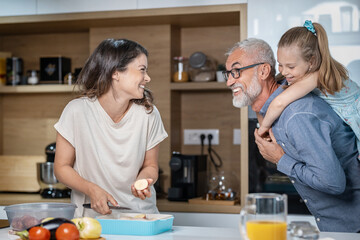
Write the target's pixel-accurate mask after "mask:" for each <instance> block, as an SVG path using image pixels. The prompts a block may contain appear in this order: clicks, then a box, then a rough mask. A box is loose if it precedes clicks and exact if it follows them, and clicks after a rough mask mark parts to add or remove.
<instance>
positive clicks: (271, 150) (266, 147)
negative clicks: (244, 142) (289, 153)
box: [254, 129, 285, 164]
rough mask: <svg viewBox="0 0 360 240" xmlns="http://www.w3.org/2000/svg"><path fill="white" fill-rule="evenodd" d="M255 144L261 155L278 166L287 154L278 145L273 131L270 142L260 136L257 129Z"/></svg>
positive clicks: (270, 132) (270, 133)
mask: <svg viewBox="0 0 360 240" xmlns="http://www.w3.org/2000/svg"><path fill="white" fill-rule="evenodd" d="M254 135H255V143H256V145H257V146H258V148H259V152H260V154H261V155H262V156H263V157H264V158H265V159H266V160H268V161H269V162H272V163H275V164H277V163H278V162H279V160H280V158H281V157H282V156H283V155H284V154H285V152H284V150H283V149H282V148H281V146H280V145H279V144H277V142H276V139H275V137H274V134H273V132H272V129H270V131H269V135H270V141H269V140H268V139H264V138H262V137H261V136H260V135H259V132H258V129H255V132H254Z"/></svg>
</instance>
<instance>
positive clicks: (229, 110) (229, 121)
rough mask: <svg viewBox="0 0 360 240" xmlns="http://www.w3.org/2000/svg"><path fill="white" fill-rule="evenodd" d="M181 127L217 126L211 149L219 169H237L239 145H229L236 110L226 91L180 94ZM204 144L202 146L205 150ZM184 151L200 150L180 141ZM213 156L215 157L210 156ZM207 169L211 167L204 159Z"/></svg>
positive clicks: (238, 166)
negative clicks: (217, 140)
mask: <svg viewBox="0 0 360 240" xmlns="http://www.w3.org/2000/svg"><path fill="white" fill-rule="evenodd" d="M181 112H182V118H181V123H182V129H183V130H184V129H219V131H220V134H219V142H220V144H219V145H213V146H212V147H213V149H214V150H215V151H216V152H217V153H218V154H219V156H220V157H221V159H222V161H223V166H222V167H221V168H220V169H219V170H220V171H227V172H234V173H235V175H236V176H238V172H239V171H240V162H239V156H240V145H233V129H234V128H239V122H240V110H239V109H238V108H235V107H233V105H232V96H231V92H230V90H229V91H221V92H189V93H183V94H182V96H181ZM207 148H208V146H207V145H206V146H205V147H204V153H205V154H208V153H207ZM182 153H184V154H200V153H201V146H200V145H182ZM214 159H215V160H217V158H216V157H214ZM208 169H209V172H212V171H214V170H215V168H214V166H213V165H212V164H211V162H210V161H208Z"/></svg>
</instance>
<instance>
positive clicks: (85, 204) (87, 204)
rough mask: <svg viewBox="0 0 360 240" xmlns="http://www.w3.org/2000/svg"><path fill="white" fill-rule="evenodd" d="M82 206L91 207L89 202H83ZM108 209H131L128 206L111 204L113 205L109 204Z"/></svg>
mask: <svg viewBox="0 0 360 240" xmlns="http://www.w3.org/2000/svg"><path fill="white" fill-rule="evenodd" d="M83 207H84V208H91V204H90V203H84V204H83ZM109 208H110V209H115V210H131V209H130V208H128V207H121V206H113V205H109Z"/></svg>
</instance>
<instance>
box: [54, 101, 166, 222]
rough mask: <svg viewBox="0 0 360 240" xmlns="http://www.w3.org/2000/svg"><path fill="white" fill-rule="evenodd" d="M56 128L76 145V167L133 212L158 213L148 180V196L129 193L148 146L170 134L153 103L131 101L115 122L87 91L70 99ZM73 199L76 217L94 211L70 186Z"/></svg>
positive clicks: (81, 195) (92, 213) (94, 214)
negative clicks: (149, 109)
mask: <svg viewBox="0 0 360 240" xmlns="http://www.w3.org/2000/svg"><path fill="white" fill-rule="evenodd" d="M54 127H55V129H56V130H57V131H58V132H59V134H61V135H62V136H63V137H64V138H65V139H66V140H67V141H69V143H70V144H71V145H72V146H73V147H74V148H75V154H76V159H75V163H74V169H75V171H77V172H78V173H79V174H80V176H81V177H83V178H85V179H86V180H88V181H91V182H93V183H95V184H97V185H99V186H100V187H102V188H103V189H105V190H106V191H107V192H109V193H110V194H111V195H112V196H113V197H114V198H115V199H116V201H118V203H119V204H120V206H124V207H129V208H131V209H132V212H141V213H158V210H157V207H156V193H155V189H154V187H153V186H152V187H151V192H152V196H151V198H146V199H145V200H141V199H140V198H136V197H134V196H133V195H132V193H131V184H132V183H133V182H134V181H135V180H136V177H137V175H138V173H139V171H140V169H141V167H142V165H143V162H144V158H145V153H146V151H148V150H150V149H152V148H153V147H155V146H156V145H157V144H159V143H160V142H161V141H163V140H164V139H165V138H166V137H167V136H168V135H167V133H166V131H165V129H164V125H163V123H162V121H161V116H160V113H159V111H158V109H157V108H156V107H155V106H154V110H153V111H152V113H150V114H148V113H147V112H146V109H145V107H144V106H141V105H137V104H135V103H132V105H131V107H130V109H129V110H128V112H127V113H126V114H125V116H124V117H123V118H122V119H121V121H120V122H119V123H114V122H113V120H112V119H111V118H110V116H109V115H108V114H107V113H106V112H105V110H104V109H103V108H102V106H101V105H100V103H99V101H98V100H97V99H89V98H87V97H82V98H78V99H75V100H72V101H71V102H69V103H68V105H67V106H66V107H65V109H64V111H63V113H62V114H61V117H60V119H59V121H58V122H57V123H56V124H55V125H54ZM71 202H72V203H75V204H76V205H77V207H78V208H77V209H76V211H75V217H80V216H93V217H94V216H96V213H95V211H93V210H91V209H89V210H88V209H86V210H84V209H83V207H82V204H83V203H90V198H89V197H88V196H85V194H83V193H81V192H79V191H75V190H72V193H71Z"/></svg>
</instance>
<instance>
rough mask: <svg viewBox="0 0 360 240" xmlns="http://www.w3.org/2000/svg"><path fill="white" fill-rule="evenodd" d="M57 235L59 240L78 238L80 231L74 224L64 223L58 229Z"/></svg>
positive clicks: (76, 239)
mask: <svg viewBox="0 0 360 240" xmlns="http://www.w3.org/2000/svg"><path fill="white" fill-rule="evenodd" d="M55 237H56V239H57V240H78V239H79V238H80V233H79V230H78V229H77V228H76V226H75V225H74V224H71V223H63V224H61V225H60V226H59V227H58V229H56V232H55Z"/></svg>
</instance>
